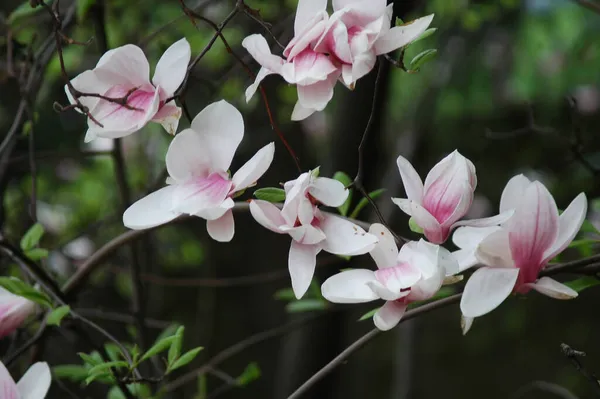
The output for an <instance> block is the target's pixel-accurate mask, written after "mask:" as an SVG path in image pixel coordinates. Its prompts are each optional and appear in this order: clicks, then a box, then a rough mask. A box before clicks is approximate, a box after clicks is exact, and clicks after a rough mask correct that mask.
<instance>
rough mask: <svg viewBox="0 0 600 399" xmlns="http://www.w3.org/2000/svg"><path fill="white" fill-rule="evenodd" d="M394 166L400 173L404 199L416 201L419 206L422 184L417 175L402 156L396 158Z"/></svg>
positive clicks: (421, 196)
mask: <svg viewBox="0 0 600 399" xmlns="http://www.w3.org/2000/svg"><path fill="white" fill-rule="evenodd" d="M396 164H397V165H398V170H399V171H400V178H401V179H402V185H403V186H404V191H405V192H406V197H407V198H408V199H409V200H412V201H416V202H417V203H419V204H420V203H421V200H422V198H423V182H422V181H421V178H420V177H419V174H418V173H417V171H416V170H415V168H414V167H413V166H412V164H411V163H410V162H409V161H408V160H407V159H406V158H404V157H403V156H399V157H398V159H397V160H396Z"/></svg>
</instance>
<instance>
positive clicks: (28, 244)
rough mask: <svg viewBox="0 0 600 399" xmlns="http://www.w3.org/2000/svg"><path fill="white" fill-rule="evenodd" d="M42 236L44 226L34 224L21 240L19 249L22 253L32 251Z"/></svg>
mask: <svg viewBox="0 0 600 399" xmlns="http://www.w3.org/2000/svg"><path fill="white" fill-rule="evenodd" d="M43 235H44V226H42V225H41V224H40V223H36V224H34V225H33V226H31V227H30V228H29V230H27V232H26V233H25V235H23V238H21V243H20V245H21V249H22V250H23V251H29V250H31V249H33V248H34V247H35V246H36V245H38V243H39V242H40V239H41V238H42V236H43Z"/></svg>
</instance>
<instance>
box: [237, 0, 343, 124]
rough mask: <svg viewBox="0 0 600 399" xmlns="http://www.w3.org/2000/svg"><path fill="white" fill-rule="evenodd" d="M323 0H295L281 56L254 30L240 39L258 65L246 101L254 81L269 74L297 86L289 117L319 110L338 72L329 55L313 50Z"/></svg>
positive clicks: (321, 27) (298, 117)
mask: <svg viewBox="0 0 600 399" xmlns="http://www.w3.org/2000/svg"><path fill="white" fill-rule="evenodd" d="M326 8H327V0H299V2H298V9H297V11H296V20H295V22H294V38H293V39H292V40H291V41H290V43H289V44H288V45H287V47H286V48H285V50H284V52H283V55H284V56H285V57H286V58H285V59H283V58H281V57H279V56H276V55H273V54H271V50H270V49H269V45H268V43H267V41H266V39H265V38H264V37H263V36H262V35H258V34H254V35H250V36H248V37H246V38H245V39H244V40H243V41H242V46H244V48H246V50H248V52H249V53H250V55H251V56H252V57H253V58H254V59H255V60H256V61H257V62H258V63H259V64H260V65H261V69H260V71H259V72H258V74H257V75H256V80H255V82H254V83H253V84H252V85H250V86H249V87H248V89H247V90H246V101H250V99H251V98H252V96H253V95H254V93H256V90H257V89H258V85H259V84H260V83H261V82H262V80H263V79H264V78H265V77H267V76H268V75H271V74H278V75H281V76H282V77H283V78H284V79H285V80H286V82H288V83H290V84H295V85H296V86H297V88H298V102H297V103H296V106H295V107H294V111H293V113H292V120H302V119H305V118H307V117H309V116H310V115H312V114H313V113H314V112H315V111H322V110H323V109H324V108H325V106H326V105H327V103H328V102H329V101H330V100H331V98H332V97H333V87H334V86H335V83H336V81H337V79H338V77H339V76H340V74H341V70H340V68H338V66H336V65H334V63H333V62H332V61H331V60H330V58H329V57H328V56H327V55H326V54H323V53H320V52H317V51H315V50H314V46H315V44H316V43H317V41H318V40H319V38H320V37H321V35H322V34H323V32H324V30H325V25H326V21H327V18H328V15H327V11H326Z"/></svg>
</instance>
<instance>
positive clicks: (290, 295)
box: [273, 288, 296, 301]
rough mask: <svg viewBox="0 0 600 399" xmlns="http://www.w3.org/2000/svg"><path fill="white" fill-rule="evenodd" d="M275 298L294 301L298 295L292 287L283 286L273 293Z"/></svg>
mask: <svg viewBox="0 0 600 399" xmlns="http://www.w3.org/2000/svg"><path fill="white" fill-rule="evenodd" d="M273 297H274V298H275V299H279V300H280V301H293V300H295V299H296V295H294V290H292V289H291V288H282V289H280V290H278V291H277V292H275V295H273Z"/></svg>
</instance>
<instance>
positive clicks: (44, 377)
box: [3, 362, 52, 399]
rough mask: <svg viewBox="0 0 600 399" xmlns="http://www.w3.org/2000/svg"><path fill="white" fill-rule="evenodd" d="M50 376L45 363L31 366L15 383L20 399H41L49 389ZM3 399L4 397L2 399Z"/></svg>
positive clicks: (48, 368)
mask: <svg viewBox="0 0 600 399" xmlns="http://www.w3.org/2000/svg"><path fill="white" fill-rule="evenodd" d="M51 382H52V376H51V374H50V367H48V363H46V362H38V363H35V364H33V365H32V366H31V367H29V369H28V370H27V372H26V373H25V374H24V375H23V377H21V379H20V380H19V382H18V383H17V389H18V390H19V394H20V395H21V397H20V399H43V398H45V397H46V394H47V393H48V390H49V389H50V383H51ZM3 398H4V397H3Z"/></svg>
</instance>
